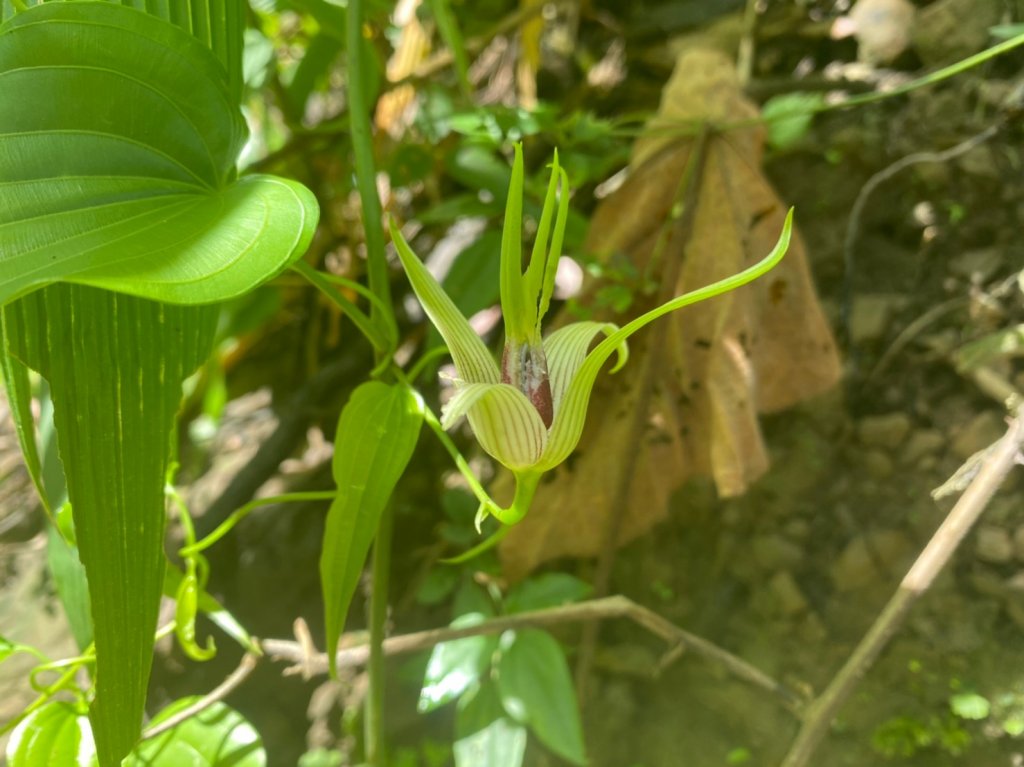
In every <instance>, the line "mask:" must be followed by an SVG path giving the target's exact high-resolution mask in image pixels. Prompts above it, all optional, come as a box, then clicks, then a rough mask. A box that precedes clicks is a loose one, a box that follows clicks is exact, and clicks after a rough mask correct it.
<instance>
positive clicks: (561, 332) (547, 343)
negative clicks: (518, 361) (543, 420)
mask: <svg viewBox="0 0 1024 767" xmlns="http://www.w3.org/2000/svg"><path fill="white" fill-rule="evenodd" d="M618 329H619V326H618V325H615V324H613V323H611V322H574V323H573V324H571V325H566V326H565V327H564V328H559V329H558V330H556V331H555V332H554V333H552V334H551V335H549V336H548V337H547V338H545V339H544V355H545V356H546V357H547V360H548V377H549V379H550V382H551V400H552V402H553V403H554V412H555V415H558V406H559V403H560V402H561V401H562V396H563V395H564V394H565V392H566V390H567V389H568V388H569V384H570V383H572V379H573V377H574V376H575V375H576V371H578V370H579V369H580V366H581V365H582V364H583V360H585V359H586V357H587V349H588V348H590V344H591V343H592V342H593V340H594V339H595V338H596V337H597V336H598V335H600V334H601V333H605V334H606V335H610V334H612V333H614V332H615V331H616V330H618ZM628 358H629V349H628V347H627V346H626V343H625V341H623V343H622V345H621V346H620V347H619V359H618V361H617V362H616V363H615V368H614V369H613V370H612V372H613V373H614V372H615V371H616V370H618V369H619V368H621V367H622V366H623V365H625V364H626V360H627V359H628Z"/></svg>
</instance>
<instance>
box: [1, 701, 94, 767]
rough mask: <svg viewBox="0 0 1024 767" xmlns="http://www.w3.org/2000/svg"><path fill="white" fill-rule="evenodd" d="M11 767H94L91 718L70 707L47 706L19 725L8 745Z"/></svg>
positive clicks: (70, 705) (67, 705) (50, 704)
mask: <svg viewBox="0 0 1024 767" xmlns="http://www.w3.org/2000/svg"><path fill="white" fill-rule="evenodd" d="M7 764H8V765H9V767H43V765H47V767H48V766H49V765H55V766H56V765H67V767H94V766H95V764H96V748H95V746H94V745H93V742H92V730H91V729H90V728H89V718H88V717H87V716H86V715H85V714H84V712H82V711H81V710H79V708H78V707H77V706H74V705H72V704H70V703H63V702H61V703H47V704H46V705H45V706H43V707H42V708H40V709H38V710H36V711H34V712H33V713H32V714H31V715H30V716H28V717H26V718H25V719H24V720H23V721H22V722H21V724H19V725H18V726H17V727H16V728H15V729H14V732H12V733H11V739H10V741H8V743H7Z"/></svg>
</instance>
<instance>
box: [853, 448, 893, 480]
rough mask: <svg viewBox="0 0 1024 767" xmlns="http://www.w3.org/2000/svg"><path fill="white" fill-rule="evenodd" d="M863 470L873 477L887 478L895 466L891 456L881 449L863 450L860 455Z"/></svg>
mask: <svg viewBox="0 0 1024 767" xmlns="http://www.w3.org/2000/svg"><path fill="white" fill-rule="evenodd" d="M861 461H862V462H863V463H864V470H865V471H867V473H868V474H869V475H870V476H871V477H872V478H874V479H888V478H889V477H891V476H892V473H893V471H894V470H895V466H894V465H893V462H892V458H890V457H889V456H888V455H887V454H886V453H883V452H882V451H881V450H865V451H864V453H863V454H862V455H861Z"/></svg>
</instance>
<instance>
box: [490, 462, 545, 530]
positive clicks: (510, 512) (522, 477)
mask: <svg viewBox="0 0 1024 767" xmlns="http://www.w3.org/2000/svg"><path fill="white" fill-rule="evenodd" d="M540 478H541V473H540V472H536V471H524V472H516V494H515V497H514V498H513V499H512V505H511V506H509V507H508V508H507V509H502V508H494V509H491V513H492V514H493V515H494V516H495V517H497V518H498V521H499V522H501V523H502V524H503V525H514V524H516V523H517V522H519V521H521V520H522V518H523V517H525V516H526V512H528V511H529V510H530V504H531V503H533V496H534V495H535V494H536V493H537V485H538V484H540Z"/></svg>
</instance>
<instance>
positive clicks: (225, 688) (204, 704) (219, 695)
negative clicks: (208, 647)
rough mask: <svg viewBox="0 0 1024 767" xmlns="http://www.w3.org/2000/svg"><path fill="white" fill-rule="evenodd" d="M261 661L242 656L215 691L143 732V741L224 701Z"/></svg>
mask: <svg viewBox="0 0 1024 767" xmlns="http://www.w3.org/2000/svg"><path fill="white" fill-rule="evenodd" d="M259 660H260V658H259V656H258V655H255V654H253V653H250V652H247V653H246V654H245V655H243V656H242V661H241V663H239V664H238V668H236V669H235V670H234V671H232V672H231V674H230V675H229V676H228V677H227V679H225V680H224V681H223V682H221V683H220V684H219V685H217V686H216V687H215V688H214V689H212V690H210V692H208V693H207V694H206V695H204V696H203V697H202V698H200V699H199V700H197V701H196V702H195V703H193V704H192V705H191V706H189V707H188V708H183V709H182V710H181V711H179V712H178V713H176V714H174V715H173V716H170V717H168V718H167V719H164V720H163V721H162V722H160V723H159V724H155V725H153V726H152V727H150V728H149V729H148V730H146V731H145V732H143V733H142V740H149V739H150V738H155V737H156V736H157V735H162V734H163V733H165V732H167V731H168V730H170V729H173V728H175V727H177V726H178V725H179V724H181V723H182V722H184V721H185V720H186V719H191V718H192V717H193V716H196V715H197V714H200V713H202V712H203V711H205V710H206V709H208V708H209V707H210V706H212V705H213V704H214V703H219V702H220V701H222V700H224V698H226V697H227V696H228V695H230V694H231V693H232V692H234V690H235V688H237V687H238V686H239V685H241V684H242V682H244V681H245V680H246V679H248V678H249V675H250V674H251V673H252V672H253V670H254V669H255V668H256V664H257V663H259Z"/></svg>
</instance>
